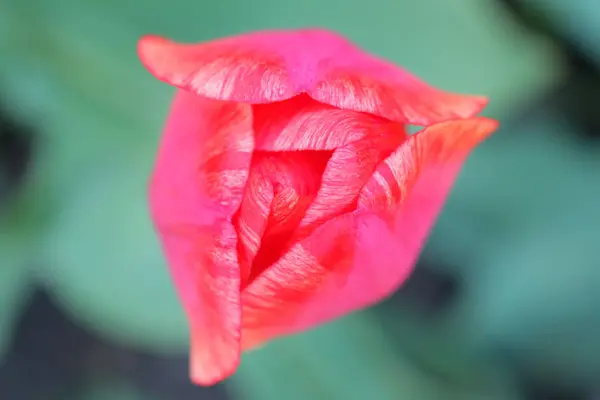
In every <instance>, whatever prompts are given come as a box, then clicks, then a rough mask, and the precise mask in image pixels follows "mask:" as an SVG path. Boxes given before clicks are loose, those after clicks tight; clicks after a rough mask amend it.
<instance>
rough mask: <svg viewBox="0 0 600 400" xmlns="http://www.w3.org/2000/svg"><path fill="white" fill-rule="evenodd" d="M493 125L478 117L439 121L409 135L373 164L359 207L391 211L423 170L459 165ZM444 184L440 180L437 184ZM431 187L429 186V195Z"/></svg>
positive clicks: (408, 191)
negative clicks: (373, 167)
mask: <svg viewBox="0 0 600 400" xmlns="http://www.w3.org/2000/svg"><path fill="white" fill-rule="evenodd" d="M497 127H498V122H497V121H495V120H492V119H489V118H484V117H478V118H471V119H466V120H458V121H450V122H443V123H440V124H437V125H433V126H431V127H428V128H425V129H424V130H422V131H420V132H418V133H416V134H414V135H412V136H410V137H409V138H408V140H407V141H406V142H405V143H404V144H402V146H401V147H400V148H398V150H396V151H395V152H394V153H392V154H391V155H390V157H388V158H387V159H386V160H385V161H384V162H382V163H381V164H380V165H379V167H377V170H376V171H375V172H374V173H373V176H372V177H371V179H370V180H369V182H368V183H367V184H366V185H365V187H364V188H363V190H362V191H361V194H360V198H359V201H358V207H359V209H361V210H371V211H375V210H376V211H377V212H380V213H384V214H390V213H392V214H393V213H395V212H396V210H397V209H398V207H401V205H402V203H403V201H404V200H405V199H406V198H407V197H408V196H409V195H410V194H411V193H412V190H413V189H412V188H413V186H414V185H415V184H417V182H418V181H420V180H421V178H422V175H423V173H424V172H427V171H432V170H434V169H435V170H438V169H441V170H442V171H445V170H446V169H448V168H449V167H450V166H453V165H454V164H455V163H456V162H455V161H458V162H459V163H460V164H461V165H462V162H463V160H464V159H465V158H466V157H467V155H468V154H469V153H470V152H471V150H472V149H473V148H474V147H475V146H476V145H477V144H478V143H479V142H480V141H482V140H483V139H485V138H486V137H488V136H489V135H490V134H491V133H492V132H493V131H494V130H496V128H497ZM444 183H446V182H445V181H440V185H442V184H444ZM450 183H452V182H450ZM434 189H435V187H432V188H431V189H430V190H431V191H432V197H433V193H435V192H436V191H435V190H434Z"/></svg>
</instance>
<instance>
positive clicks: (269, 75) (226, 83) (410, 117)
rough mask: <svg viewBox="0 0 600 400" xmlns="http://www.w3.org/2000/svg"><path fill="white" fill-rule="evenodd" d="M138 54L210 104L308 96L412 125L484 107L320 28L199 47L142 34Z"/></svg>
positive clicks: (225, 40) (259, 34) (482, 102)
mask: <svg viewBox="0 0 600 400" xmlns="http://www.w3.org/2000/svg"><path fill="white" fill-rule="evenodd" d="M138 53H139V55H140V58H141V60H142V62H143V64H144V65H145V66H146V68H148V70H149V71H150V72H151V73H152V74H154V75H155V76H156V77H157V78H158V79H160V80H162V81H165V82H167V83H169V84H171V85H174V86H177V87H180V88H183V89H187V90H190V91H193V92H195V93H197V94H199V95H202V96H205V97H208V98H212V99H219V100H230V101H239V102H248V103H255V104H256V103H270V102H275V101H281V100H285V99H289V98H291V97H293V96H295V95H297V94H300V93H308V94H310V96H312V97H313V98H314V99H316V100H318V101H320V102H322V103H326V104H330V105H332V106H335V107H337V108H342V109H346V110H354V111H360V112H367V113H370V114H374V115H378V116H380V117H384V118H387V119H390V120H393V121H396V122H401V123H410V124H415V125H430V124H432V123H436V122H441V121H445V120H450V119H456V118H468V117H471V116H473V115H475V114H477V113H478V112H479V111H481V110H482V109H483V107H484V106H485V104H486V103H487V100H486V99H485V98H484V97H479V96H467V95H460V94H453V93H449V92H444V91H441V90H438V89H435V88H433V87H432V86H429V85H428V84H426V83H424V82H422V81H420V80H419V79H417V78H416V77H414V76H413V75H411V74H410V73H408V72H406V71H404V70H402V69H401V68H399V67H396V66H395V65H393V64H392V63H389V62H387V61H384V60H382V59H378V58H376V57H373V56H371V55H369V54H367V53H366V52H365V51H363V50H361V49H360V48H358V47H357V46H355V45H353V44H352V43H350V42H349V41H348V40H346V39H345V38H343V37H342V36H340V35H338V34H336V33H333V32H330V31H327V30H324V29H300V30H279V31H263V32H252V33H247V34H244V35H239V36H232V37H226V38H222V39H216V40H212V41H209V42H205V43H200V44H178V43H175V42H172V41H169V40H167V39H163V38H160V37H157V36H146V37H144V38H142V39H141V40H140V42H139V45H138Z"/></svg>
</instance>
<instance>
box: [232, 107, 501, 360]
mask: <svg viewBox="0 0 600 400" xmlns="http://www.w3.org/2000/svg"><path fill="white" fill-rule="evenodd" d="M496 127H497V123H496V121H493V120H489V119H486V118H475V119H471V120H466V121H454V122H448V123H442V124H439V125H435V126H433V127H431V128H429V129H426V130H424V131H422V132H421V133H419V134H417V135H415V136H412V137H411V138H410V139H409V141H408V143H407V144H406V145H403V146H402V147H401V149H400V150H398V151H397V152H395V153H394V154H393V155H392V156H390V158H389V159H388V160H386V161H385V162H384V163H382V168H383V165H385V168H393V169H394V171H395V173H397V175H396V177H397V178H396V179H398V181H399V182H400V183H399V184H398V185H399V186H401V187H403V188H404V191H403V192H402V196H401V197H399V199H400V200H399V202H397V203H395V207H383V208H381V207H379V206H378V205H380V204H384V205H385V204H387V201H386V202H383V201H382V200H379V199H380V197H381V196H383V195H385V194H387V193H389V190H387V189H385V188H382V190H381V191H380V192H376V191H375V190H373V189H374V188H375V186H372V187H371V189H370V190H365V191H364V193H363V194H361V202H360V203H359V209H358V210H357V211H356V212H354V213H352V214H346V215H343V216H340V217H337V218H335V219H333V220H331V221H329V222H327V223H325V224H323V225H322V226H320V227H319V228H317V229H316V230H315V231H314V233H313V234H312V235H311V236H309V237H308V238H306V239H305V240H303V241H302V242H300V243H298V244H297V245H296V246H294V247H293V248H292V249H291V250H290V251H289V252H288V253H287V254H286V255H284V256H283V257H282V258H281V259H280V260H279V261H278V262H277V263H276V264H275V265H273V266H272V267H271V268H269V269H268V270H267V271H265V272H264V273H263V274H262V275H261V276H259V277H258V278H257V279H256V280H255V281H253V282H252V284H251V285H249V286H248V287H247V288H246V290H245V291H244V292H243V293H242V307H243V312H242V321H243V331H242V346H243V348H244V349H249V348H252V347H255V346H258V345H260V344H261V343H262V342H264V341H266V340H269V339H272V338H274V337H276V336H280V335H286V334H291V333H296V332H299V331H302V330H305V329H307V328H309V327H311V326H314V325H317V324H321V323H324V322H326V321H328V320H331V319H334V318H337V317H340V316H342V315H344V314H347V313H349V312H352V311H354V310H357V309H361V308H364V307H367V306H370V305H372V304H374V303H376V302H377V301H379V300H381V299H383V298H385V297H386V296H388V295H390V294H391V293H392V292H393V291H394V290H396V289H397V288H398V287H399V286H400V285H401V284H402V283H403V282H404V281H405V280H406V278H407V277H408V276H409V274H410V272H411V271H412V268H413V266H414V263H415V262H416V259H417V257H418V256H419V253H420V251H421V248H422V246H423V244H424V243H425V240H426V238H427V235H428V234H429V231H430V229H431V227H432V226H433V224H434V222H435V219H436V218H437V215H438V213H439V211H440V210H441V208H442V206H443V204H444V202H445V200H446V197H447V195H448V193H449V191H450V188H451V186H452V184H453V183H454V180H455V179H456V176H457V175H458V172H459V171H460V168H461V166H462V164H463V162H464V160H465V159H466V157H467V156H468V154H469V152H470V150H471V149H472V148H473V147H474V146H475V145H476V144H477V143H479V142H480V141H481V140H483V139H484V138H485V137H487V136H488V135H489V134H490V133H491V132H492V131H493V130H494V129H496ZM397 154H402V155H403V156H404V158H403V157H399V156H396V155H397ZM390 160H393V162H392V161H390ZM373 181H374V182H377V181H375V180H373ZM403 182H410V183H403ZM402 185H403V186H402ZM374 193H381V194H380V195H377V196H376V198H377V199H378V200H376V201H370V202H369V201H367V197H369V196H372V195H373V194H374ZM372 206H375V207H374V208H372Z"/></svg>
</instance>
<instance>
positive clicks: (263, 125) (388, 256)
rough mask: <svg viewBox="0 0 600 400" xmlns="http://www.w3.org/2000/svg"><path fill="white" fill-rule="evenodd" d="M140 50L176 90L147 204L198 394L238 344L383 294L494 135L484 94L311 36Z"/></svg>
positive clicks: (227, 369) (288, 34)
mask: <svg viewBox="0 0 600 400" xmlns="http://www.w3.org/2000/svg"><path fill="white" fill-rule="evenodd" d="M139 54H140V57H141V59H142V61H143V63H144V65H145V66H146V67H147V68H148V69H149V70H150V71H151V73H152V74H153V75H154V76H155V77H157V78H158V79H160V80H162V81H165V82H167V83H169V84H171V85H173V86H175V87H177V88H179V90H178V92H177V94H176V96H175V99H174V102H173V105H172V108H171V111H170V114H169V117H168V120H167V123H166V128H165V131H164V136H163V138H162V143H161V145H160V149H159V152H158V157H157V161H156V167H155V170H154V173H153V176H152V180H151V188H150V208H151V212H152V218H153V220H154V224H155V227H156V229H157V231H158V233H159V236H160V239H161V242H162V245H163V248H164V251H165V254H166V258H167V260H168V263H169V264H170V267H171V272H172V275H173V278H174V281H175V284H176V286H177V289H178V292H179V295H180V298H181V301H182V303H183V306H184V308H185V311H186V313H187V315H188V318H189V323H190V329H191V350H190V351H191V357H190V358H191V361H190V368H191V378H192V380H193V381H194V382H195V383H198V384H201V385H211V384H214V383H216V382H218V381H220V380H222V379H224V378H226V377H228V376H229V375H231V374H233V373H234V372H235V370H236V368H237V366H238V364H239V360H240V352H241V351H243V350H247V349H250V348H253V347H255V346H257V345H260V344H261V343H264V342H265V341H268V340H270V339H273V338H275V337H277V336H281V335H287V334H291V333H295V332H299V331H302V330H305V329H307V328H309V327H312V326H314V325H317V324H321V323H324V322H326V321H329V320H331V319H334V318H336V317H339V316H342V315H344V314H347V313H349V312H352V311H354V310H357V309H360V308H364V307H367V306H369V305H372V304H374V303H376V302H377V301H379V300H381V299H383V298H384V297H386V296H388V295H389V294H391V293H392V292H393V291H394V290H396V289H397V288H398V287H399V286H400V285H401V284H402V283H403V282H404V281H405V280H406V278H407V276H408V275H409V274H410V272H411V270H412V268H413V265H414V263H415V260H416V258H417V257H418V255H419V252H420V250H421V247H422V246H423V243H424V242H425V240H426V237H427V234H428V232H429V230H430V228H431V227H432V225H433V223H434V220H435V219H436V217H437V214H438V213H439V211H440V209H441V207H442V206H443V204H444V201H445V198H446V197H447V194H448V191H449V189H450V187H451V186H452V183H453V182H454V180H455V178H456V176H457V173H458V172H459V169H460V168H461V165H462V164H463V162H464V160H465V158H466V157H467V155H468V154H469V152H470V151H471V150H472V149H473V148H474V147H475V146H476V145H477V144H478V143H479V142H481V141H482V140H483V139H484V138H486V137H487V136H488V135H489V134H490V133H491V132H492V131H494V130H495V129H496V127H497V122H496V121H494V120H491V119H487V118H483V117H474V116H475V115H476V114H477V113H479V112H480V111H481V110H482V109H483V107H484V106H485V104H486V103H487V100H486V98H483V97H477V96H467V95H459V94H452V93H448V92H443V91H441V90H438V89H435V88H433V87H431V86H429V85H427V84H426V83H424V82H422V81H420V80H418V79H417V78H416V77H414V76H412V75H410V74H409V73H407V72H406V71H403V70H402V69H400V68H398V67H396V66H394V65H392V64H391V63H389V62H387V61H384V60H382V59H379V58H376V57H374V56H372V55H369V54H367V53H365V52H363V51H362V50H361V49H359V48H358V47H356V46H355V45H353V44H352V43H350V42H348V41H347V40H345V39H344V38H342V37H340V36H338V35H336V34H334V33H331V32H328V31H325V30H320V29H307V30H298V31H270V32H258V33H250V34H246V35H241V36H236V37H228V38H224V39H218V40H214V41H210V42H207V43H201V44H178V43H174V42H171V41H168V40H166V39H162V38H159V37H155V36H148V37H145V38H143V39H142V40H141V41H140V43H139ZM406 124H414V125H423V126H426V128H424V129H423V130H422V131H420V132H418V133H417V134H415V135H411V136H408V135H407V133H406V129H405V128H406Z"/></svg>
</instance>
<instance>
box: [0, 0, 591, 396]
mask: <svg viewBox="0 0 600 400" xmlns="http://www.w3.org/2000/svg"><path fill="white" fill-rule="evenodd" d="M497 3H506V4H508V5H511V6H512V7H513V9H514V10H518V11H519V13H520V14H519V15H521V16H525V17H523V18H521V20H522V21H528V24H529V25H530V26H533V25H532V24H534V25H535V26H536V27H537V28H538V30H537V32H541V33H544V34H546V35H548V34H549V33H551V34H550V36H551V37H553V38H556V37H560V38H565V40H563V41H557V40H554V42H553V43H551V42H550V41H549V40H546V39H545V38H544V37H543V36H540V35H530V34H528V32H527V31H524V30H522V29H518V28H519V27H518V25H517V23H516V22H515V20H513V19H511V18H510V14H509V13H507V12H503V11H505V10H502V9H500V8H499V4H497ZM233 10H234V12H233ZM599 23H600V6H599V5H596V2H594V1H591V0H574V1H572V2H570V3H569V2H560V1H558V0H553V1H544V2H542V1H529V0H505V1H502V2H501V1H498V2H495V1H494V0H486V1H482V0H462V1H461V2H460V4H458V3H456V2H449V1H445V0H421V1H418V2H417V1H389V0H373V1H371V2H369V4H368V5H367V4H366V3H364V2H358V1H353V2H348V1H342V0H331V1H329V2H327V4H326V6H324V5H323V3H322V2H318V1H316V0H307V1H305V2H301V3H298V2H296V3H292V2H278V1H275V0H256V1H253V2H242V1H240V0H225V1H222V2H211V3H202V2H191V1H189V0H171V1H170V2H169V3H168V4H165V3H164V2H159V1H157V0H148V1H146V2H144V3H143V5H142V4H141V3H139V2H133V1H125V2H122V1H119V2H117V1H116V0H103V1H99V0H90V1H87V2H78V1H74V0H60V1H58V0H56V1H53V2H51V1H48V0H4V1H2V2H0V54H1V56H0V60H1V61H2V62H0V95H1V96H0V100H2V101H3V103H4V104H2V105H3V106H6V107H8V109H9V111H10V114H11V116H12V117H14V118H17V119H19V120H21V121H26V122H27V125H28V126H30V127H31V128H33V129H34V130H35V132H36V134H37V136H38V142H39V143H38V146H37V149H36V152H35V159H34V162H33V163H32V164H31V166H30V174H29V175H27V178H28V179H27V181H26V182H25V183H24V184H23V185H21V187H20V189H19V190H18V192H16V193H17V195H15V196H13V197H12V199H11V201H10V202H3V203H0V204H2V205H1V207H2V208H0V260H2V262H1V265H0V267H1V268H0V357H1V356H2V350H3V346H6V344H7V343H9V339H10V336H11V334H12V323H13V322H12V321H14V320H15V319H16V316H17V315H18V314H19V313H20V312H21V310H22V305H23V304H24V299H25V295H26V294H27V291H28V289H30V288H31V285H32V284H31V283H30V284H28V282H33V281H35V282H37V283H39V284H42V285H44V286H46V287H47V288H49V289H50V290H51V291H52V294H53V297H55V298H56V299H57V301H58V302H59V303H60V305H61V307H62V308H63V309H64V310H65V311H66V312H67V313H68V314H69V315H70V316H71V317H72V318H73V319H74V320H75V321H76V322H77V323H79V324H81V325H82V327H84V328H85V329H89V330H90V331H91V332H93V333H95V334H97V335H100V336H101V337H105V338H107V339H108V340H109V341H113V342H115V343H119V344H122V345H125V346H127V347H128V348H130V349H136V350H138V349H139V350H143V351H147V352H149V353H155V354H163V355H166V354H179V353H183V352H184V351H185V349H186V348H187V331H186V324H185V320H184V316H183V313H182V311H181V308H180V307H179V305H178V301H177V298H176V296H175V292H174V290H173V287H172V285H171V282H170V279H169V275H168V271H167V268H166V266H165V265H164V261H163V259H162V255H161V250H160V248H159V245H158V242H157V240H156V237H155V234H154V233H153V231H152V227H151V223H150V221H149V219H148V215H147V210H146V205H145V196H146V193H145V192H146V184H147V179H148V175H149V172H150V170H151V168H152V162H153V157H154V152H155V149H156V145H157V140H158V137H159V135H160V129H161V125H162V123H163V120H164V116H165V114H166V112H167V107H168V103H169V100H170V96H171V94H172V92H173V90H172V89H171V88H169V87H168V86H167V85H164V84H162V83H160V82H157V81H155V80H154V79H153V78H152V77H151V76H150V75H149V74H148V73H146V72H145V70H144V69H143V68H142V67H141V65H140V64H139V62H138V60H137V56H136V52H135V46H136V41H137V39H138V37H139V36H141V35H142V34H145V33H155V34H161V35H166V36H169V37H172V38H174V39H177V40H181V41H190V42H192V41H200V40H206V39H209V38H213V37H217V36H223V35H228V34H234V33H239V32H243V31H247V30H253V29H264V28H276V27H300V26H315V25H320V26H325V27H328V28H331V29H335V30H338V31H340V32H342V33H344V34H346V35H348V36H349V37H350V38H352V39H353V40H355V41H356V42H358V43H359V44H361V45H363V46H364V47H366V48H367V49H368V50H370V51H372V52H375V53H378V54H380V55H382V56H384V57H387V58H389V59H391V60H393V61H395V62H397V63H398V64H400V65H402V66H404V67H406V68H407V69H409V70H411V71H412V72H414V73H416V74H417V75H419V76H421V77H423V78H424V79H426V80H428V81H430V82H431V83H433V84H435V85H438V86H440V87H443V88H445V89H448V90H454V91H459V92H470V93H481V94H486V95H488V96H490V97H491V99H492V101H491V104H490V107H489V109H488V110H486V113H487V114H488V115H491V116H494V117H497V118H499V119H501V122H502V129H501V131H500V132H498V134H496V135H495V136H494V137H492V138H491V139H490V140H488V141H487V142H486V143H484V144H483V145H482V146H481V147H480V148H479V149H478V150H477V151H475V153H474V154H473V156H472V157H471V158H470V159H469V161H468V162H467V165H466V166H465V168H464V172H463V173H462V174H461V176H460V179H459V181H458V182H457V185H456V187H455V189H454V191H453V193H452V195H451V198H450V201H449V202H448V204H447V206H446V208H445V210H444V212H443V215H442V216H441V218H440V220H439V222H438V224H437V226H436V228H435V230H434V232H433V234H432V237H431V239H430V241H429V243H428V245H427V247H426V249H425V252H424V254H423V257H422V263H421V264H420V266H419V267H418V270H417V273H420V272H419V271H420V269H423V268H427V269H428V270H429V269H436V270H437V271H438V272H440V273H444V274H447V275H448V276H452V277H453V279H455V280H457V281H458V282H459V283H460V285H459V286H458V289H456V290H454V291H453V292H452V294H451V295H450V297H451V299H448V300H447V301H448V302H451V304H450V307H447V309H446V310H445V311H444V312H442V313H433V312H429V311H427V312H424V311H422V310H423V309H420V310H421V311H416V309H415V307H414V304H416V303H414V302H413V303H410V302H408V301H407V299H408V298H409V297H414V298H422V297H423V296H425V295H426V293H424V291H421V290H416V291H413V292H410V293H412V294H410V293H409V292H408V291H406V292H403V290H401V291H400V293H399V295H400V297H399V298H398V299H399V300H395V299H392V300H391V301H390V302H388V303H386V304H384V305H383V306H381V307H378V308H376V309H374V310H369V311H366V312H361V313H357V314H355V315H352V316H349V317H347V318H344V319H342V320H340V321H336V322H334V323H331V324H328V325H326V326H323V327H320V328H318V329H315V330H313V331H311V332H307V333H305V334H301V335H297V336H294V337H289V338H283V339H280V340H277V341H275V342H274V343H272V344H270V345H268V346H266V347H265V348H263V349H260V350H257V351H255V352H251V353H249V354H247V355H245V356H244V358H243V363H242V366H241V368H240V370H239V372H238V373H237V374H236V376H235V377H234V378H233V379H232V380H231V382H230V384H231V388H232V392H233V393H234V394H236V396H237V397H239V398H247V399H249V400H253V399H256V400H259V399H260V400H263V399H264V400H269V399H279V398H281V397H282V394H283V393H285V395H286V396H287V397H291V398H292V399H295V398H298V399H301V398H315V399H328V398H332V399H336V398H343V399H349V400H352V399H357V400H358V399H365V398H368V397H371V396H375V397H376V398H380V399H382V400H385V399H398V398H408V399H417V400H421V399H423V400H428V399H432V400H435V399H439V398H444V399H448V400H453V399H456V400H462V399H465V400H470V399H473V400H478V399H490V400H495V399H498V400H502V399H511V400H512V399H514V400H518V399H520V398H521V394H520V392H519V387H518V377H519V376H525V375H526V376H528V377H535V379H541V380H546V381H548V382H553V383H558V384H562V383H564V384H577V385H581V386H585V387H587V386H591V385H592V384H594V383H595V382H594V379H595V377H597V376H598V375H599V374H600V357H598V356H597V354H600V339H598V338H600V335H599V333H600V317H598V313H597V312H595V309H594V304H596V303H598V301H599V300H600V298H599V297H600V295H598V294H596V293H597V291H596V290H595V288H596V287H597V285H598V284H600V272H597V271H598V270H597V265H598V262H599V261H600V260H599V259H598V255H597V254H598V253H597V251H596V249H595V248H594V246H595V245H596V244H597V238H598V237H600V232H599V230H600V228H599V226H600V224H599V222H600V209H599V208H598V207H597V206H596V203H597V201H598V200H597V199H598V195H599V194H600V193H599V191H600V186H599V185H598V184H597V182H600V176H599V175H600V165H598V164H600V158H599V157H598V155H599V154H598V152H599V149H598V148H597V145H593V144H590V143H591V142H585V143H584V142H582V139H581V135H578V131H579V130H581V127H582V126H581V125H578V123H579V122H578V121H579V120H581V119H582V115H581V113H579V114H577V115H576V117H577V119H578V120H577V121H576V120H575V119H574V114H573V113H574V111H578V110H582V109H586V110H587V111H586V112H587V113H588V114H594V115H596V109H595V106H594V104H596V103H594V102H598V100H599V99H598V98H597V97H594V96H595V94H594V93H596V92H589V91H586V88H588V87H592V86H593V85H592V84H591V83H590V82H595V84H597V83H598V81H597V77H598V74H597V71H596V70H593V68H592V70H591V71H592V72H589V75H587V78H586V80H585V81H579V82H580V83H579V85H578V86H576V89H575V90H570V91H557V88H560V87H562V86H565V85H566V84H565V82H567V80H569V79H571V78H572V77H573V75H572V72H573V71H572V69H569V68H568V66H567V65H566V63H565V62H564V60H569V58H568V57H566V58H563V57H562V56H561V53H560V52H559V51H558V47H559V46H565V43H569V44H572V45H573V46H574V47H576V48H577V49H578V51H579V52H582V53H583V54H585V56H586V57H587V58H586V59H589V60H592V61H594V62H598V60H600V45H599V43H600V32H599V31H598V29H597V26H598V24H599ZM563 50H564V49H563ZM569 51H570V50H569ZM565 53H568V51H565ZM598 65H600V64H598ZM594 79H595V81H594ZM581 82H585V83H583V84H582V83H581ZM596 87H600V86H596ZM584 91H586V92H585V93H586V95H585V96H583V95H581V93H583V92H584ZM590 93H591V94H590ZM597 93H600V91H599V92H597ZM567 95H568V96H567ZM547 98H550V99H551V101H550V100H547ZM541 99H544V100H543V101H541ZM557 99H559V100H557ZM560 99H562V101H560ZM565 99H566V100H565ZM581 99H584V100H581ZM580 105H581V106H580ZM599 127H600V126H599ZM588 128H589V126H588ZM0 154H4V153H2V152H1V151H0ZM2 157H3V158H6V155H4V156H2ZM2 161H3V160H2V159H0V165H2ZM2 172H3V171H0V177H2V176H3V175H2ZM0 183H1V182H0ZM417 300H418V299H417ZM418 301H425V300H423V299H421V300H418ZM418 301H417V302H418ZM411 304H413V305H412V306H411ZM103 382H104V381H102V382H101V383H99V385H100V386H102V387H104V386H105V384H104V383H103ZM107 385H108V386H107V387H114V389H111V388H108V389H105V388H100V389H96V386H97V385H96V384H95V383H93V384H92V386H93V387H94V388H93V389H90V390H88V389H84V390H83V391H81V392H77V393H78V394H77V395H76V396H75V397H73V398H78V399H79V398H82V399H101V398H107V396H108V397H110V396H112V397H114V398H115V399H120V398H122V399H130V398H131V399H136V398H142V397H140V396H141V394H139V393H138V392H137V391H136V390H134V389H130V388H129V385H128V383H127V382H125V383H123V384H121V382H117V383H116V384H115V385H116V386H115V385H113V384H112V383H109V384H107ZM88 392H89V394H87V393H88ZM82 393H86V394H82ZM109 394H110V396H109ZM119 396H121V397H119ZM136 396H137V397H136ZM143 398H147V397H146V396H145V395H144V396H143Z"/></svg>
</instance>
